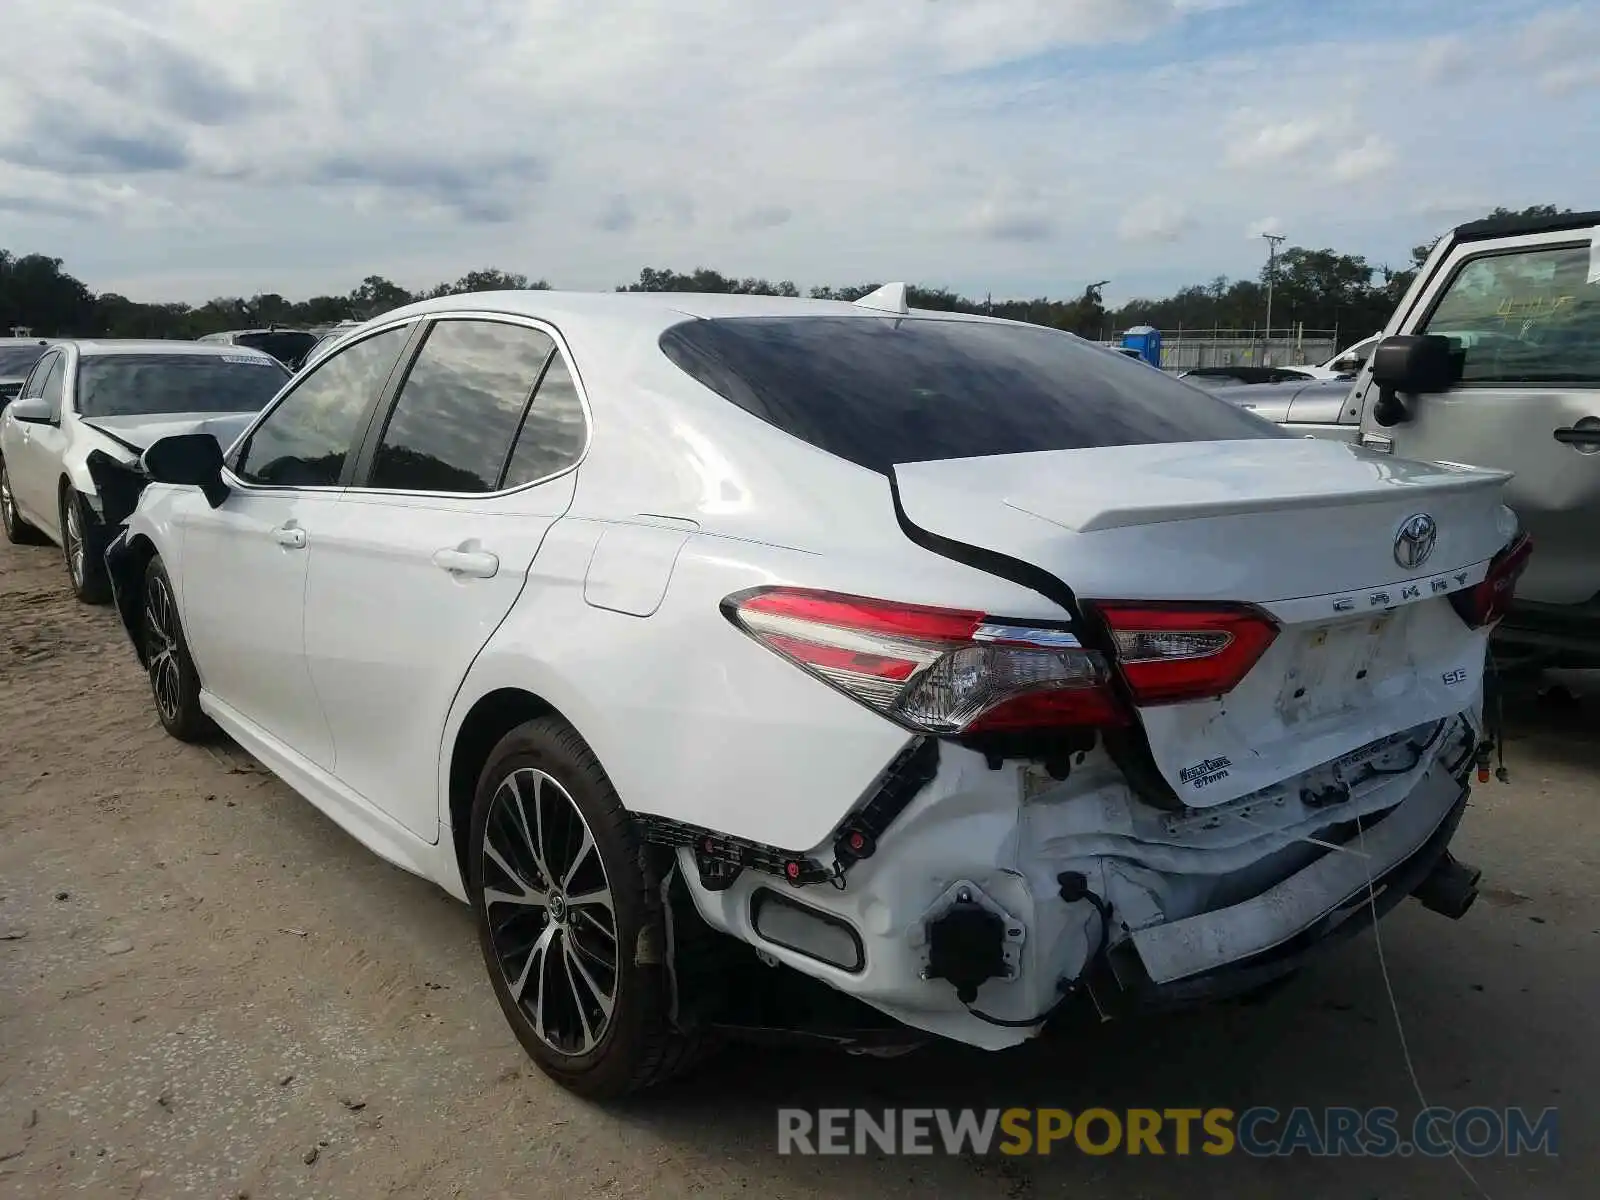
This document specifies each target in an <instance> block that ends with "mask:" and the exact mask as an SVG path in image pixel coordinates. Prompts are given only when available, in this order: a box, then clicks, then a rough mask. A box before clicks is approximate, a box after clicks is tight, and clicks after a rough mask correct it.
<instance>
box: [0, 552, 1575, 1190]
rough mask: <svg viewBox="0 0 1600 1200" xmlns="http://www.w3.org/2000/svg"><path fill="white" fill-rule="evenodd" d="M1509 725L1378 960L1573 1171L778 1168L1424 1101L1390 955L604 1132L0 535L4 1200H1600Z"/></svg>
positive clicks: (1372, 1163)
mask: <svg viewBox="0 0 1600 1200" xmlns="http://www.w3.org/2000/svg"><path fill="white" fill-rule="evenodd" d="M1597 715H1600V714H1597V712H1596V711H1594V710H1591V711H1589V712H1587V713H1585V712H1581V711H1579V712H1572V711H1564V712H1560V713H1552V712H1550V711H1547V710H1543V709H1534V708H1532V707H1531V706H1526V707H1523V706H1519V707H1517V708H1516V709H1514V712H1513V718H1514V724H1515V726H1516V734H1517V736H1516V739H1515V740H1514V741H1513V742H1512V743H1511V745H1510V749H1509V754H1508V758H1509V765H1510V767H1511V769H1512V772H1513V782H1512V784H1511V785H1510V786H1498V785H1491V786H1489V787H1486V788H1484V789H1482V790H1481V794H1480V796H1479V798H1478V799H1477V800H1476V801H1475V803H1474V807H1473V809H1472V811H1471V812H1469V814H1468V817H1467V820H1466V823H1465V826H1464V831H1463V835H1462V837H1461V838H1459V839H1458V842H1457V847H1458V850H1459V852H1461V853H1462V854H1463V856H1465V857H1468V858H1470V859H1473V860H1475V861H1477V862H1478V863H1479V864H1480V865H1482V866H1483V867H1485V868H1486V871H1487V883H1488V884H1489V885H1490V886H1491V888H1492V890H1491V891H1490V892H1489V893H1488V894H1487V896H1486V899H1485V900H1484V901H1483V902H1480V904H1479V905H1478V906H1477V907H1476V908H1475V909H1474V910H1473V911H1472V912H1471V913H1470V914H1469V915H1468V917H1467V918H1466V920H1464V921H1462V922H1459V923H1452V922H1449V921H1447V920H1445V919H1444V918H1442V917H1438V916H1435V915H1433V914H1431V913H1428V912H1425V911H1423V910H1422V909H1421V908H1420V906H1417V905H1415V904H1409V903H1408V904H1406V905H1404V906H1402V908H1401V909H1399V910H1398V911H1397V912H1396V913H1395V914H1394V915H1393V916H1392V917H1391V918H1390V919H1389V920H1388V921H1386V922H1385V924H1384V927H1383V937H1384V946H1385V948H1386V950H1387V957H1388V966H1389V970H1390V974H1391V976H1392V978H1393V984H1394V988H1395V992H1396V994H1397V996H1398V1002H1399V1007H1400V1011H1401V1013H1402V1015H1403V1017H1404V1022H1405V1031H1406V1034H1407V1035H1408V1037H1409V1041H1410V1046H1411V1050H1412V1052H1413V1055H1414V1058H1415V1062H1416V1067H1417V1072H1418V1075H1419V1077H1420V1080H1421V1083H1422V1086H1423V1088H1424V1089H1425V1090H1426V1093H1427V1095H1428V1099H1429V1101H1430V1102H1431V1103H1434V1104H1441V1105H1450V1106H1453V1107H1456V1108H1464V1107H1467V1106H1470V1105H1489V1106H1493V1107H1503V1106H1506V1105H1523V1106H1526V1107H1529V1108H1531V1109H1534V1110H1538V1109H1541V1108H1543V1107H1544V1106H1546V1105H1557V1106H1559V1107H1560V1109H1561V1156H1560V1157H1559V1158H1557V1159H1550V1158H1545V1157H1535V1158H1528V1157H1524V1158H1520V1159H1508V1158H1503V1157H1500V1158H1490V1159H1482V1160H1474V1161H1473V1162H1472V1163H1471V1164H1470V1165H1471V1170H1472V1172H1473V1174H1474V1175H1475V1176H1476V1178H1477V1181H1478V1183H1480V1184H1481V1185H1482V1188H1483V1189H1484V1192H1480V1191H1478V1190H1477V1189H1476V1188H1475V1187H1474V1185H1473V1184H1472V1183H1471V1182H1469V1181H1468V1180H1467V1179H1466V1178H1465V1177H1464V1176H1463V1175H1462V1174H1461V1173H1460V1172H1459V1171H1458V1169H1457V1168H1456V1166H1454V1165H1453V1164H1452V1163H1451V1162H1449V1161H1438V1160H1430V1159H1422V1158H1416V1157H1413V1158H1405V1159H1401V1158H1394V1159H1386V1160H1371V1159H1367V1160H1360V1159H1340V1160H1320V1161H1319V1160H1312V1159H1309V1158H1306V1157H1303V1156H1298V1157H1294V1158H1290V1159H1278V1160H1251V1159H1248V1158H1245V1157H1243V1156H1233V1157H1229V1158H1225V1159H1204V1160H1202V1159H1182V1160H1180V1159H1177V1158H1173V1157H1167V1158H1164V1159H1158V1158H1152V1157H1149V1156H1144V1157H1138V1158H1128V1157H1122V1156H1117V1157H1110V1158H1089V1157H1085V1156H1083V1155H1082V1154H1079V1153H1077V1152H1076V1151H1074V1150H1071V1149H1070V1148H1069V1149H1067V1150H1065V1151H1061V1150H1058V1151H1057V1153H1055V1154H1054V1155H1052V1156H1051V1157H1050V1158H1048V1159H1040V1158H1034V1159H1029V1160H1009V1159H1008V1160H999V1159H993V1158H991V1159H977V1158H944V1157H937V1158H888V1157H882V1156H869V1157H860V1158H853V1157H852V1158H797V1157H780V1156H779V1155H777V1153H776V1152H775V1140H776V1139H775V1130H776V1117H775V1109H776V1107H777V1106H778V1105H779V1104H780V1103H791V1104H808V1105H839V1106H867V1107H872V1108H881V1107H885V1106H891V1105H975V1106H988V1105H995V1106H1009V1105H1018V1104H1039V1105H1052V1106H1061V1107H1065V1108H1069V1109H1082V1108H1085V1107H1089V1106H1091V1105H1095V1104H1104V1105H1107V1106H1110V1107H1112V1108H1125V1107H1130V1106H1150V1107H1176V1106H1186V1105H1191V1106H1202V1105H1206V1106H1209V1105H1228V1106H1232V1107H1234V1108H1237V1109H1242V1108H1246V1107H1249V1106H1250V1105H1253V1104H1274V1105H1277V1106H1279V1107H1280V1108H1285V1109H1286V1108H1289V1107H1292V1106H1294V1105H1313V1106H1321V1105H1338V1104H1345V1105H1356V1106H1366V1105H1391V1106H1394V1107H1396V1108H1399V1109H1400V1110H1401V1111H1402V1112H1403V1113H1410V1112H1413V1111H1415V1110H1416V1109H1417V1108H1418V1107H1420V1105H1419V1103H1418V1101H1417V1099H1416V1096H1415V1094H1414V1092H1413V1089H1412V1084H1411V1082H1410V1077H1409V1075H1408V1072H1407V1069H1406V1065H1405V1062H1404V1060H1403V1058H1402V1056H1401V1052H1400V1045H1399V1041H1398V1038H1397V1034H1396V1028H1395V1023H1394V1020H1393V1017H1392V1015H1391V1013H1390V1008H1389V1001H1388V998H1387V993H1386V992H1385V989H1384V985H1383V980H1382V977H1381V974H1380V971H1379V964H1378V958H1377V955H1376V953H1375V947H1374V943H1373V939H1372V937H1371V936H1370V935H1364V936H1363V937H1362V938H1360V939H1358V940H1356V941H1355V942H1353V943H1352V944H1350V945H1348V946H1345V947H1343V948H1341V949H1339V950H1338V951H1336V952H1335V953H1334V954H1332V955H1331V956H1330V957H1329V958H1327V959H1326V960H1324V961H1323V962H1322V963H1321V964H1320V965H1319V966H1318V967H1317V968H1316V969H1315V970H1313V971H1311V972H1308V973H1307V974H1306V975H1304V976H1302V977H1301V978H1300V979H1298V980H1296V981H1295V982H1294V983H1293V984H1292V985H1291V986H1290V987H1289V988H1288V989H1286V990H1285V991H1284V992H1282V993H1280V994H1278V995H1276V996H1274V997H1272V998H1271V999H1270V1000H1269V1001H1267V1002H1266V1003H1263V1004H1258V1005H1254V1006H1247V1007H1242V1006H1233V1007H1228V1008H1224V1009H1216V1010H1211V1011H1208V1012H1205V1013H1202V1014H1198V1015H1192V1016H1188V1017H1184V1018H1182V1019H1176V1020H1167V1021H1163V1022H1159V1023H1151V1022H1144V1023H1137V1024H1123V1025H1109V1026H1105V1027H1103V1028H1100V1029H1097V1030H1091V1031H1089V1032H1088V1034H1087V1035H1086V1036H1085V1037H1084V1038H1083V1039H1082V1040H1079V1041H1075V1042H1060V1043H1052V1044H1049V1045H1045V1046H1037V1045H1036V1046H1033V1047H1029V1048H1024V1049H1022V1050H1019V1051H1013V1052H1010V1053H1007V1054H1003V1055H994V1056H990V1055H983V1054H978V1053H969V1052H964V1051H961V1050H959V1049H954V1048H952V1049H947V1050H939V1051H930V1052H925V1053H922V1054H919V1055H916V1056H913V1057H911V1058H906V1059H900V1060H895V1061H892V1062H876V1061H872V1060H866V1059H853V1058H847V1057H837V1058H835V1057H831V1056H819V1055H816V1054H806V1055H801V1054H796V1053H780V1052H775V1051H767V1050H749V1049H747V1050H744V1051H741V1052H740V1053H737V1054H733V1055H726V1056H724V1057H723V1058H721V1059H720V1060H718V1061H716V1062H715V1063H713V1064H712V1065H711V1066H709V1067H708V1068H706V1069H705V1070H703V1071H702V1072H700V1073H699V1074H697V1075H696V1076H694V1077H693V1078H692V1079H691V1080H689V1081H687V1082H685V1083H684V1084H682V1085H679V1086H677V1087H674V1088H673V1089H671V1090H670V1091H668V1092H665V1093H661V1094H657V1095H655V1096H652V1097H648V1098H646V1099H644V1100H641V1101H638V1102H635V1103H633V1104H631V1105H629V1106H627V1107H625V1108H620V1109H613V1110H601V1109H597V1108H594V1107H591V1106H588V1105H585V1104H583V1103H581V1102H579V1101H577V1100H574V1099H572V1098H571V1097H569V1096H567V1095H565V1094H564V1093H562V1092H560V1091H558V1090H557V1089H556V1088H555V1087H553V1086H552V1085H550V1084H549V1083H547V1082H546V1081H545V1080H544V1079H543V1077H542V1076H540V1075H538V1074H537V1073H536V1072H534V1071H533V1070H532V1069H531V1068H530V1067H529V1066H528V1064H527V1063H526V1062H525V1060H524V1058H523V1057H522V1055H521V1052H520V1050H519V1048H518V1047H517V1046H516V1044H515V1042H514V1041H513V1039H512V1037H511V1035H510V1034H509V1032H508V1031H507V1029H506V1028H505V1026H504V1025H503V1024H502V1022H501V1018H500V1014H499V1010H498V1009H497V1008H496V1006H495V1003H494V998H493V996H492V994H491V992H490V990H489V987H488V984H487V982H486V981H485V979H484V976H483V971H482V967H481V964H480V961H479V959H478V956H477V950H476V947H475V944H474V942H473V937H472V930H471V925H470V920H469V914H468V912H467V911H466V909H464V908H463V907H461V906H459V905H458V904H456V903H455V902H454V901H452V900H450V899H448V898H447V897H446V896H444V895H443V894H442V893H440V892H438V891H437V890H436V889H434V888H432V887H431V886H429V885H427V884H424V883H423V882H421V881H420V880H417V879H414V878H412V877H410V876H407V875H405V874H403V873H401V872H400V871H398V870H395V869H393V868H391V867H388V866H386V865H384V864H383V863H380V862H379V861H378V860H376V859H375V858H373V857H372V856H370V855H369V854H367V853H366V852H365V851H363V850H362V849H361V848H360V847H359V846H357V845H356V844H355V843H354V842H352V841H351V840H350V839H349V838H347V837H346V836H344V834H342V833H341V832H340V831H339V830H338V829H337V828H335V827H334V826H333V825H332V824H331V823H330V822H328V821H327V820H325V819H324V818H323V817H321V816H320V815H319V814H318V813H317V812H316V811H315V810H313V809H312V808H311V807H310V806H309V805H308V804H306V803H304V802H303V801H301V800H299V799H298V798H297V797H296V796H294V795H293V794H292V793H291V792H290V791H289V789H288V788H286V787H285V786H283V785H282V784H280V783H278V782H277V781H276V780H275V779H274V778H272V777H271V776H269V775H266V774H264V773H263V772H262V771H261V770H260V769H259V768H258V767H256V766H255V765H254V764H253V763H252V762H251V761H250V760H248V759H247V758H246V757H244V756H243V755H242V754H241V753H239V752H230V751H229V750H228V749H227V748H216V749H213V750H209V751H208V750H206V749H200V748H194V747H188V746H182V745H179V744H178V743H176V742H173V741H171V740H169V739H168V738H166V737H165V736H164V735H163V734H162V732H161V730H160V728H159V726H157V724H156V721H155V718H154V716H153V714H152V712H151V708H150V703H149V700H148V697H147V694H146V691H145V682H144V678H143V676H142V675H141V674H140V672H139V670H138V668H137V665H136V664H135V662H134V660H133V658H132V656H131V653H130V652H129V650H128V647H127V645H126V643H125V642H124V640H123V637H122V634H121V630H120V627H119V626H118V625H117V623H116V620H115V618H114V616H113V615H112V614H111V613H110V611H109V610H86V609H83V608H81V607H80V606H78V605H76V604H75V603H74V602H73V601H72V600H71V599H70V598H69V596H68V592H67V589H66V581H65V577H64V572H63V569H62V567H61V562H60V555H59V552H57V551H54V550H50V549H19V548H13V547H10V546H6V545H4V544H0V937H3V938H4V939H5V940H3V941H0V1194H3V1195H15V1196H28V1197H46V1196H58V1195H87V1196H106V1197H132V1196H146V1197H166V1196H190V1195H194V1196H210V1197H238V1196H242V1195H245V1194H248V1195H249V1196H251V1197H258V1198H260V1197H280V1196H281V1197H296V1198H301V1197H321V1196H329V1197H369V1196H390V1195H394V1196H417V1197H436V1196H437V1197H444V1196H458V1195H460V1196H474V1197H497V1196H517V1197H544V1196H562V1197H569V1198H571V1197H578V1196H635V1195H637V1196H660V1197H680V1196H703V1197H717V1196H756V1195H759V1196H761V1197H762V1198H763V1200H782V1198H784V1197H813V1196H814V1197H822V1196H827V1197H830V1198H833V1200H836V1198H837V1197H840V1196H857V1195H861V1196H880V1195H881V1196H907V1197H911V1196H916V1197H926V1196H930V1195H938V1196H940V1197H944V1198H956V1197H967V1196H971V1197H1011V1198H1018V1197H1034V1196H1040V1197H1043V1196H1064V1195H1072V1196H1079V1197H1091V1198H1093V1197H1113V1196H1115V1197H1145V1198H1149V1200H1165V1198H1169V1197H1171V1198H1177V1197H1182V1198H1183V1200H1198V1198H1199V1197H1207V1196H1246V1197H1256V1196H1259V1197H1279V1196H1290V1195H1292V1196H1296V1197H1300V1198H1302V1200H1311V1198H1315V1197H1339V1198H1341V1200H1373V1198H1381V1200H1404V1198H1407V1197H1458V1196H1461V1197H1466V1196H1475V1195H1480V1194H1484V1193H1486V1194H1488V1195H1491V1196H1494V1197H1495V1198H1496V1200H1515V1198H1518V1197H1540V1198H1543V1200H1553V1198H1559V1197H1568V1196H1570V1197H1579V1196H1592V1195H1594V1194H1595V1192H1594V1183H1593V1180H1594V1179H1595V1178H1596V1176H1597V1174H1600V1149H1597V1146H1596V1138H1595V1131H1596V1127H1597V1123H1596V1121H1595V1119H1594V1118H1595V1114H1596V1112H1597V1107H1600V1037H1597V1036H1596V1033H1597V1019H1596V1002H1597V998H1600V787H1597V785H1600V738H1596V737H1595V731H1596V730H1597V729H1600V722H1597V720H1596V717H1597Z"/></svg>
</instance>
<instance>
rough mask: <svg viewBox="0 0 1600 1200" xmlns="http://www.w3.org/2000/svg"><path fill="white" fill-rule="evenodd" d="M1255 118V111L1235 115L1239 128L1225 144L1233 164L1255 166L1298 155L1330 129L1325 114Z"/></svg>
mask: <svg viewBox="0 0 1600 1200" xmlns="http://www.w3.org/2000/svg"><path fill="white" fill-rule="evenodd" d="M1255 121H1256V117H1255V115H1254V114H1248V113H1242V114H1240V116H1239V117H1238V119H1237V125H1238V126H1239V127H1241V132H1240V133H1239V134H1238V135H1237V140H1235V141H1234V142H1233V143H1232V144H1231V145H1230V146H1229V147H1228V161H1229V162H1230V163H1231V164H1233V165H1234V166H1257V165H1260V164H1263V163H1277V162H1282V161H1284V160H1285V159H1291V158H1298V157H1299V156H1300V155H1301V154H1303V153H1304V152H1305V151H1307V150H1310V149H1312V148H1313V147H1314V146H1316V145H1317V144H1318V143H1319V142H1321V141H1323V140H1324V139H1325V138H1327V136H1328V134H1329V133H1330V131H1331V130H1330V122H1329V121H1328V119H1327V118H1326V117H1310V116H1307V117H1295V118H1292V119H1290V120H1287V121H1273V122H1267V123H1263V124H1259V125H1258V124H1256V123H1255ZM1252 126H1253V128H1252Z"/></svg>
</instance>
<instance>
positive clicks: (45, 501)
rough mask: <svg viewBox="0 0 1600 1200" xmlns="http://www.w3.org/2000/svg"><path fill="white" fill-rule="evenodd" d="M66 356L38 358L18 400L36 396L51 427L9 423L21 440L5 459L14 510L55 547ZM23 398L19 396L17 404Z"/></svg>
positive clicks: (58, 533)
mask: <svg viewBox="0 0 1600 1200" xmlns="http://www.w3.org/2000/svg"><path fill="white" fill-rule="evenodd" d="M66 366H67V356H66V353H65V352H64V351H60V350H57V351H55V352H54V353H51V354H47V355H45V357H43V358H41V359H40V360H39V361H38V362H37V363H36V364H35V365H34V368H33V373H32V374H31V375H29V377H28V382H27V385H26V386H25V387H24V388H23V390H22V397H37V398H38V399H41V400H44V401H45V402H46V403H47V404H49V405H50V411H51V412H52V413H53V414H54V424H49V425H46V424H43V423H36V422H32V421H29V422H22V421H13V422H12V425H13V426H14V427H15V432H16V433H17V434H18V435H20V442H21V445H20V447H13V449H12V451H11V453H10V455H8V456H7V458H6V472H7V474H9V475H10V477H11V499H12V503H14V504H15V505H16V506H17V511H18V512H20V513H21V514H22V515H23V516H24V517H26V518H27V519H28V521H29V523H30V524H32V525H35V526H37V527H38V528H40V529H42V530H44V531H45V532H46V533H48V534H49V535H50V536H51V537H53V538H55V539H56V540H57V541H58V542H59V541H60V540H61V505H60V503H59V498H60V492H59V490H58V482H59V480H60V478H61V454H62V451H63V449H64V448H65V444H66V434H65V432H64V431H63V430H62V422H63V421H64V420H65V418H64V417H63V415H62V413H63V407H64V406H63V404H62V400H63V398H64V396H65V394H66ZM22 397H19V399H21V398H22Z"/></svg>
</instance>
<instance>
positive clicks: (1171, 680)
mask: <svg viewBox="0 0 1600 1200" xmlns="http://www.w3.org/2000/svg"><path fill="white" fill-rule="evenodd" d="M1094 609H1095V611H1096V612H1097V613H1099V614H1100V616H1101V617H1102V618H1103V619H1104V621H1105V623H1106V625H1107V626H1109V627H1110V630H1111V636H1112V639H1113V641H1114V642H1115V644H1116V647H1117V665H1118V667H1119V668H1120V669H1121V671H1122V677H1123V679H1124V680H1125V681H1126V682H1127V685H1128V688H1129V690H1130V691H1131V692H1132V693H1133V696H1134V699H1135V701H1136V702H1137V703H1138V704H1140V705H1141V706H1143V705H1152V704H1178V703H1181V702H1183V701H1185V700H1203V699H1206V698H1208V697H1212V696H1221V695H1224V694H1226V693H1227V692H1230V691H1232V690H1233V689H1234V688H1235V687H1236V686H1237V685H1238V683H1239V681H1240V680H1242V679H1243V678H1244V677H1245V676H1246V675H1248V674H1249V673H1250V670H1251V668H1253V667H1254V666H1255V665H1256V663H1257V662H1259V661H1260V660H1261V656H1262V655H1263V654H1265V653H1266V651H1267V647H1268V646H1270V645H1272V642H1273V639H1274V638H1276V637H1277V636H1278V623H1277V622H1276V621H1275V620H1273V619H1272V617H1270V616H1268V615H1267V614H1266V613H1264V612H1262V611H1261V610H1260V609H1258V608H1255V607H1253V606H1251V605H1248V604H1190V603H1184V602H1138V601H1112V600H1107V601H1099V602H1096V603H1095V604H1094Z"/></svg>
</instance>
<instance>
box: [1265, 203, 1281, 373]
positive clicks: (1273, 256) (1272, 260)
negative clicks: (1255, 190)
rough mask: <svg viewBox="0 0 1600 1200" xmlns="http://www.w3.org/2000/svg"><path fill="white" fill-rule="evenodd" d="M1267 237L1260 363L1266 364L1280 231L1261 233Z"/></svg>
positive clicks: (1269, 345)
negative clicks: (1264, 331)
mask: <svg viewBox="0 0 1600 1200" xmlns="http://www.w3.org/2000/svg"><path fill="white" fill-rule="evenodd" d="M1261 236H1262V237H1264V238H1266V239H1267V341H1266V345H1265V346H1264V347H1263V348H1262V351H1261V365H1262V366H1264V367H1265V366H1268V365H1269V364H1268V362H1267V356H1268V355H1269V354H1271V353H1272V284H1273V281H1274V280H1275V279H1276V278H1277V274H1278V246H1279V245H1280V244H1281V243H1282V242H1283V238H1284V235H1283V234H1281V233H1263V234H1262V235H1261Z"/></svg>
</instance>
